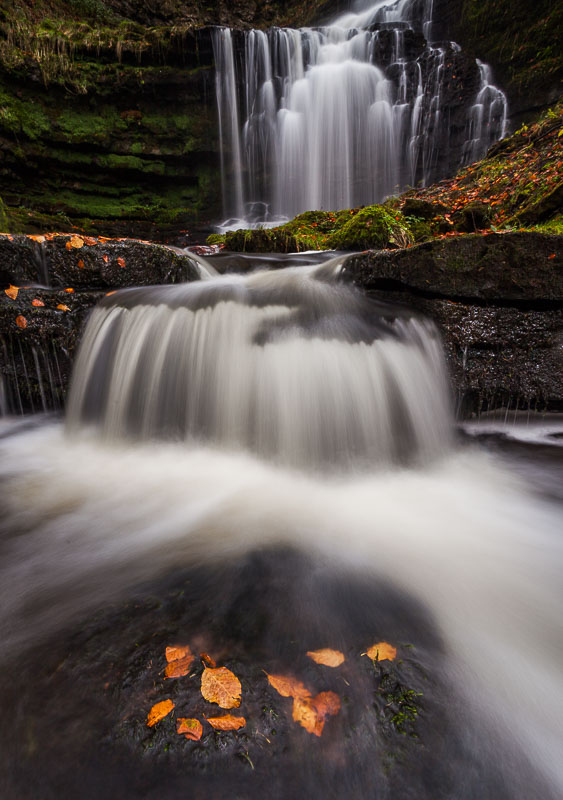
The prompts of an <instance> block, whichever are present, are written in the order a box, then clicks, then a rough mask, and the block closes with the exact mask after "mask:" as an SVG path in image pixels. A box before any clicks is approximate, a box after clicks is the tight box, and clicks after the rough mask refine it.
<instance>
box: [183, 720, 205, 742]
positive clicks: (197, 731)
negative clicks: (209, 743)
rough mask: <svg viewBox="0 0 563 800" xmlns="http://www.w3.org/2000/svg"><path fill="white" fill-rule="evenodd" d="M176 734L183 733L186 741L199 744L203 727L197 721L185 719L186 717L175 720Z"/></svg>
mask: <svg viewBox="0 0 563 800" xmlns="http://www.w3.org/2000/svg"><path fill="white" fill-rule="evenodd" d="M176 733H183V734H184V736H185V737H186V739H191V740H192V741H194V742H199V740H200V739H201V735H202V733H203V725H202V724H201V722H200V721H199V720H198V719H186V717H180V718H179V719H178V720H177V728H176Z"/></svg>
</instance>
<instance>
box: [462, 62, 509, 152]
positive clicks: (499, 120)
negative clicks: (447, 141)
mask: <svg viewBox="0 0 563 800" xmlns="http://www.w3.org/2000/svg"><path fill="white" fill-rule="evenodd" d="M477 66H478V67H479V75H480V79H481V86H480V89H479V94H478V95H477V99H476V100H475V105H473V107H472V108H471V111H470V116H469V136H468V140H467V142H466V145H465V161H466V162H467V163H468V164H471V163H472V162H473V161H477V160H478V159H479V158H483V156H484V155H485V153H486V152H487V150H488V149H489V147H490V146H491V145H492V144H493V143H494V142H496V141H498V140H499V139H502V138H504V136H506V127H507V114H508V103H507V100H506V95H505V94H504V92H502V91H501V90H500V89H497V87H496V86H493V75H492V72H491V68H490V67H489V65H488V64H483V62H482V61H479V60H477Z"/></svg>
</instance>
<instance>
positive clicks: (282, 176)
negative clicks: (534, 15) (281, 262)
mask: <svg viewBox="0 0 563 800" xmlns="http://www.w3.org/2000/svg"><path fill="white" fill-rule="evenodd" d="M433 5H434V4H433V0H397V2H394V3H393V2H389V0H379V2H376V3H374V2H373V0H368V1H367V2H366V0H364V2H363V3H360V4H359V6H360V9H359V10H358V11H357V12H350V13H346V14H343V15H342V16H340V17H339V18H338V19H336V20H335V21H334V22H333V23H332V24H331V25H327V26H324V27H319V28H304V29H302V30H294V29H285V28H272V29H270V30H268V31H260V30H251V31H246V32H240V31H239V32H233V31H231V30H229V29H228V28H217V29H216V30H215V31H214V38H213V46H214V52H215V63H216V101H217V109H218V116H219V135H220V136H219V138H220V147H221V168H222V183H223V186H222V189H223V202H224V215H225V217H226V218H227V219H229V218H230V220H231V221H230V222H226V223H225V224H226V225H230V226H235V225H236V224H237V221H240V220H245V221H246V222H248V224H253V223H260V224H263V223H268V222H274V221H276V220H278V221H279V220H283V219H290V218H292V217H294V216H296V215H297V214H299V213H301V212H304V211H310V210H325V211H334V210H338V209H342V208H351V207H354V206H359V205H369V204H372V203H375V202H381V201H383V200H384V199H385V198H386V197H387V196H389V195H391V194H392V193H394V192H397V191H398V190H400V189H401V188H404V187H405V186H408V185H410V186H415V185H418V184H422V185H427V184H429V183H430V182H432V181H435V180H437V179H439V178H441V177H445V175H446V174H448V172H449V171H450V172H453V171H455V169H456V168H457V167H459V166H460V164H462V163H469V162H470V161H474V160H476V159H478V158H481V157H482V156H483V155H484V154H485V152H486V151H487V149H488V147H489V146H490V145H491V144H492V143H494V142H495V141H497V140H498V139H500V138H502V137H503V136H504V135H505V134H506V129H507V111H508V104H507V99H506V97H505V95H504V93H503V92H502V91H501V90H500V89H498V88H497V87H495V86H494V85H493V81H492V75H491V71H490V68H489V67H487V65H485V64H483V63H482V62H477V63H474V64H473V67H472V69H471V70H470V73H469V80H470V81H471V82H473V83H474V85H475V94H474V96H473V99H472V100H471V99H468V100H466V99H465V98H464V97H462V95H463V92H464V88H463V87H462V86H461V84H460V75H459V73H461V72H463V71H464V66H463V58H464V57H463V56H462V54H461V51H460V48H459V46H458V45H457V44H456V43H455V42H444V43H434V42H433V40H432V27H433ZM465 69H466V70H467V68H465ZM239 227H240V225H239Z"/></svg>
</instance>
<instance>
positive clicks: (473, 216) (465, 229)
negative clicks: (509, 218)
mask: <svg viewBox="0 0 563 800" xmlns="http://www.w3.org/2000/svg"><path fill="white" fill-rule="evenodd" d="M492 216H493V213H492V209H491V207H490V206H489V205H488V204H487V203H482V202H480V201H476V202H474V203H469V204H468V205H466V206H464V207H463V208H462V209H460V210H459V211H458V212H457V213H456V214H454V216H453V223H454V225H455V229H456V231H459V232H460V233H475V231H481V230H486V229H488V228H490V227H491V219H492Z"/></svg>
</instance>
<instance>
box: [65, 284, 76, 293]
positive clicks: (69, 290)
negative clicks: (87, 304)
mask: <svg viewBox="0 0 563 800" xmlns="http://www.w3.org/2000/svg"><path fill="white" fill-rule="evenodd" d="M65 292H68V294H72V293H73V292H74V289H71V288H70V286H69V287H68V289H65Z"/></svg>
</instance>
